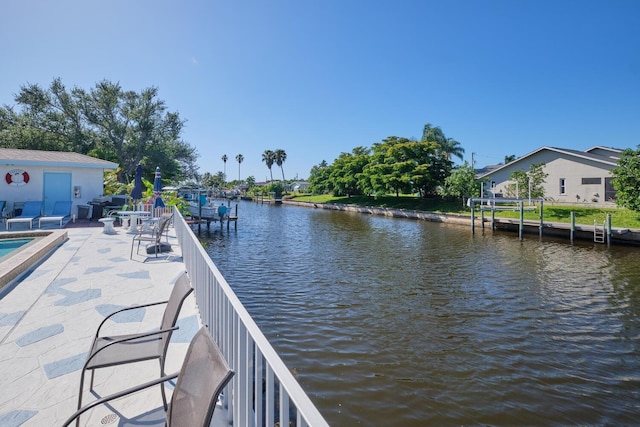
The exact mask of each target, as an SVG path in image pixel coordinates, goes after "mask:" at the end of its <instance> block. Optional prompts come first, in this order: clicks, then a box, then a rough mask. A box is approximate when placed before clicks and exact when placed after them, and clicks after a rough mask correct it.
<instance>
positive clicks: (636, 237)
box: [283, 199, 640, 246]
mask: <svg viewBox="0 0 640 427" xmlns="http://www.w3.org/2000/svg"><path fill="white" fill-rule="evenodd" d="M283 203H284V204H287V205H293V206H301V207H306V208H316V209H331V210H336V211H344V212H357V213H362V214H369V215H379V216H386V217H392V218H405V219H413V220H422V221H432V222H443V223H449V224H459V225H466V226H468V227H469V229H471V215H470V214H469V215H464V214H455V213H438V212H426V211H416V210H411V209H391V208H381V207H374V206H356V205H343V204H338V203H313V202H304V201H297V200H286V199H285V200H283ZM486 215H487V213H486V212H485V218H484V223H483V221H482V217H481V215H480V213H478V214H477V215H476V217H475V228H476V230H481V229H482V227H483V225H484V228H485V229H488V230H491V218H490V215H491V214H490V213H489V214H488V215H489V217H488V218H487V216H486ZM493 225H494V227H495V229H496V230H503V231H508V232H515V233H516V234H518V232H519V226H520V221H519V220H518V219H513V218H495V221H494V223H493ZM523 233H525V234H538V235H542V236H554V237H563V238H567V239H570V238H571V234H572V230H571V226H570V224H567V223H559V222H544V223H543V225H542V229H541V227H540V222H539V221H531V220H525V221H524V222H523ZM573 238H574V239H577V240H585V241H586V240H591V241H593V240H594V226H593V225H583V224H576V225H575V228H574V230H573ZM605 243H607V241H606V240H605ZM608 243H610V244H621V245H634V246H640V230H636V229H628V228H616V227H612V230H611V233H610V235H609V242H608Z"/></svg>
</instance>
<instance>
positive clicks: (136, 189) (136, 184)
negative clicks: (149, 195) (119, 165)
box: [131, 165, 142, 202]
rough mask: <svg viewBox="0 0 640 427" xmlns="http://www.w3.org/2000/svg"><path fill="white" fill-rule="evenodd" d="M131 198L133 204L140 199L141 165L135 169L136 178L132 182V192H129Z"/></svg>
mask: <svg viewBox="0 0 640 427" xmlns="http://www.w3.org/2000/svg"><path fill="white" fill-rule="evenodd" d="M131 198H132V199H133V201H134V202H135V201H136V200H140V199H142V165H138V167H137V168H136V177H135V179H134V180H133V190H131Z"/></svg>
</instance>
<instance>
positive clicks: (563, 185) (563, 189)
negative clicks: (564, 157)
mask: <svg viewBox="0 0 640 427" xmlns="http://www.w3.org/2000/svg"><path fill="white" fill-rule="evenodd" d="M560 194H567V186H566V180H565V178H560Z"/></svg>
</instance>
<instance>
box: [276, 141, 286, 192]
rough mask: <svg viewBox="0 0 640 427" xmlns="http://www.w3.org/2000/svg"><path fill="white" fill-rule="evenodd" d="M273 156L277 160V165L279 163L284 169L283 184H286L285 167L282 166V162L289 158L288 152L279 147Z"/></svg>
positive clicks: (282, 169)
mask: <svg viewBox="0 0 640 427" xmlns="http://www.w3.org/2000/svg"><path fill="white" fill-rule="evenodd" d="M273 156H274V160H275V161H276V165H278V166H279V167H280V170H281V171H282V184H283V185H284V168H283V167H282V164H283V163H284V162H285V160H287V153H285V151H284V150H283V149H282V148H278V149H277V150H276V151H274V152H273Z"/></svg>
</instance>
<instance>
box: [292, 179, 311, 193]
mask: <svg viewBox="0 0 640 427" xmlns="http://www.w3.org/2000/svg"><path fill="white" fill-rule="evenodd" d="M310 185H311V184H310V183H308V182H307V181H296V182H292V183H291V184H290V185H289V191H302V192H305V191H307V190H308V189H309V186H310Z"/></svg>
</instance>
